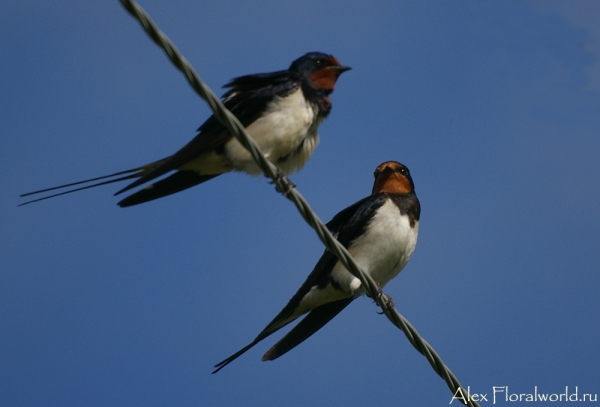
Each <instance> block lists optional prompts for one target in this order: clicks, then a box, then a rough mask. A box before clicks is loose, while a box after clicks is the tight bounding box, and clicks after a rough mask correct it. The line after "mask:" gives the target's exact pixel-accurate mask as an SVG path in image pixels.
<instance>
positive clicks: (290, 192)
mask: <svg viewBox="0 0 600 407" xmlns="http://www.w3.org/2000/svg"><path fill="white" fill-rule="evenodd" d="M120 2H121V4H122V5H123V7H125V9H126V10H127V11H128V12H129V13H130V14H131V15H132V16H133V17H135V18H136V19H137V20H138V21H139V22H140V24H141V25H142V27H143V28H144V30H145V31H146V33H147V34H148V35H149V36H150V38H151V39H152V40H153V41H154V42H155V43H156V44H157V45H158V46H159V47H161V48H162V49H163V50H164V51H165V53H166V54H167V57H168V58H169V59H170V60H171V62H172V63H173V64H174V65H175V67H176V68H177V69H179V70H180V71H181V72H182V73H183V74H184V76H185V77H186V79H187V81H188V82H189V84H190V86H191V87H192V88H193V89H194V90H195V91H196V93H197V94H198V95H199V96H200V97H201V98H202V99H204V100H205V101H206V102H207V103H208V105H209V107H210V109H211V110H212V111H213V113H214V115H215V117H216V118H217V119H218V120H219V121H220V122H221V123H222V124H223V125H224V126H225V127H227V129H228V130H229V131H230V132H231V134H232V135H233V136H234V137H235V138H236V139H237V140H238V141H239V142H240V143H241V144H242V145H243V146H244V147H245V148H246V149H247V150H248V151H249V152H250V155H251V156H252V159H253V160H254V162H255V163H256V164H257V165H258V166H259V167H260V169H261V170H262V171H263V173H264V174H265V176H267V177H269V178H271V179H272V180H273V183H274V184H275V186H276V188H277V190H278V191H279V192H280V193H282V195H283V196H285V197H286V198H288V199H289V200H290V201H292V202H293V203H294V205H295V206H296V208H297V209H298V211H299V212H300V215H301V216H302V218H303V219H304V220H305V221H306V222H307V223H308V224H309V225H310V226H311V227H312V228H313V229H314V230H315V231H316V233H317V235H318V237H319V239H320V240H321V242H323V244H324V245H325V247H326V248H327V249H328V250H330V251H331V252H332V253H334V254H335V255H336V256H337V258H338V259H339V261H340V262H341V263H342V264H343V265H344V267H345V268H346V269H347V270H348V271H349V272H350V273H352V275H354V276H355V277H356V278H358V279H359V280H360V281H361V283H362V285H363V287H364V288H365V291H366V293H367V295H368V296H369V297H371V298H372V299H374V300H375V302H376V303H377V305H378V306H379V307H380V308H381V309H382V311H383V313H384V314H385V315H386V317H387V318H388V319H389V320H390V322H392V324H394V325H395V326H396V327H397V328H399V329H400V330H401V331H402V332H404V334H405V335H406V338H407V339H408V341H409V342H410V343H411V344H412V345H413V347H414V348H415V349H416V350H417V351H418V352H419V353H421V354H422V355H423V356H425V358H426V359H427V360H428V361H429V364H430V365H431V367H432V368H433V370H434V371H435V372H436V373H437V374H438V375H439V376H440V377H441V378H442V379H443V380H444V381H445V382H446V384H447V385H448V387H449V388H450V390H451V391H452V394H453V395H457V394H459V392H462V394H463V395H467V394H468V393H467V390H466V389H465V388H464V387H462V386H461V384H460V382H459V381H458V379H457V378H456V376H454V374H453V373H452V372H451V371H450V369H448V367H446V365H445V364H444V362H443V361H442V359H441V358H440V356H439V355H438V354H437V352H436V351H435V350H434V349H433V348H432V347H431V345H429V344H428V343H427V341H425V340H424V339H423V338H422V337H421V336H420V335H419V333H418V332H417V330H416V329H415V328H414V327H413V326H412V325H411V324H410V323H409V322H408V321H407V320H406V319H405V318H404V317H403V316H402V315H401V314H400V313H399V312H398V311H397V310H396V309H395V308H394V306H393V303H392V301H391V298H390V297H389V296H387V295H386V294H383V293H382V291H381V288H380V287H379V285H378V284H377V283H376V282H375V281H374V280H373V278H372V277H371V276H370V275H368V274H366V273H365V272H364V271H363V270H362V269H361V268H360V266H358V264H356V262H355V261H354V259H352V256H351V255H350V253H348V250H346V248H345V247H344V246H342V245H341V244H340V243H339V242H338V241H337V240H336V239H335V238H334V237H333V236H332V235H331V233H330V232H329V229H327V227H326V226H325V224H324V223H323V222H322V221H321V220H320V219H319V217H318V216H317V214H316V213H315V212H314V211H313V210H312V209H311V207H310V205H309V204H308V202H307V201H306V200H305V199H304V197H303V196H302V195H301V194H300V193H299V192H298V191H297V190H296V189H295V185H294V184H293V183H292V182H291V181H290V180H289V179H288V178H287V177H285V176H284V175H283V174H282V173H281V171H280V170H279V169H278V168H277V167H276V166H275V165H274V164H273V163H272V162H271V161H269V160H268V159H267V158H265V156H264V154H263V153H262V151H261V150H260V147H259V146H258V145H257V144H256V142H255V141H254V140H253V139H252V138H251V137H250V136H249V135H248V134H247V133H246V130H245V129H244V127H243V126H242V124H241V123H240V122H239V120H238V119H237V118H236V117H235V116H234V115H233V114H232V113H231V112H230V111H229V110H227V109H226V108H225V106H224V105H223V103H222V102H221V100H220V99H219V98H218V97H217V96H216V95H215V94H214V93H213V91H212V90H211V89H210V88H209V87H208V86H207V85H206V84H204V82H202V80H201V79H200V77H199V76H198V74H197V73H196V71H195V70H194V68H193V67H192V66H191V65H190V64H189V62H188V61H187V60H186V59H185V58H184V57H183V56H182V55H181V54H180V53H179V51H178V50H177V48H176V47H175V45H174V44H173V43H172V42H171V41H170V40H169V38H168V37H167V36H166V35H165V34H164V33H163V32H162V31H160V30H159V29H158V27H157V26H156V24H154V22H153V21H152V19H151V18H150V17H149V16H148V14H146V12H145V11H144V10H143V9H142V8H141V7H140V6H139V5H138V4H137V3H135V2H134V1H133V0H120ZM457 400H459V401H462V399H461V398H458V397H457ZM465 404H466V405H468V406H471V407H479V404H478V403H477V402H476V401H473V400H471V399H470V397H468V398H467V401H466V403H465Z"/></svg>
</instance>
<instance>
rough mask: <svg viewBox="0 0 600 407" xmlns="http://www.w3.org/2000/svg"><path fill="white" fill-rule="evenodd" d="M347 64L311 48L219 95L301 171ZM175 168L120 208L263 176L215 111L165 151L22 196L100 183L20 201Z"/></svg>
mask: <svg viewBox="0 0 600 407" xmlns="http://www.w3.org/2000/svg"><path fill="white" fill-rule="evenodd" d="M349 69H350V68H349V67H347V66H342V65H340V63H339V62H338V60H337V59H335V58H334V57H333V56H331V55H327V54H323V53H320V52H309V53H308V54H306V55H304V56H302V57H300V58H298V59H296V60H295V61H294V62H292V64H291V65H290V67H289V69H287V70H283V71H277V72H271V73H262V74H254V75H246V76H240V77H238V78H234V79H232V80H231V82H229V83H228V84H226V85H225V86H224V88H228V89H229V90H228V91H227V92H226V93H225V94H224V95H223V103H224V104H225V106H226V107H227V108H228V109H229V110H230V111H231V112H232V113H233V114H234V115H235V116H236V117H237V118H238V120H239V121H240V122H241V123H242V125H243V126H244V127H245V128H246V131H247V132H248V133H249V134H250V135H251V136H252V137H253V138H254V140H255V141H256V142H257V143H258V145H259V146H260V148H261V149H262V150H263V152H264V153H265V155H266V156H267V158H268V159H270V160H271V161H272V162H273V163H275V164H276V165H277V166H279V168H280V169H281V170H282V171H283V172H284V173H286V174H289V173H291V172H294V171H297V170H300V169H301V168H302V167H303V166H304V164H305V163H306V161H308V158H309V157H310V155H311V154H312V152H313V150H314V149H315V147H316V146H317V143H318V142H319V135H318V134H317V128H318V127H319V124H320V123H321V122H322V121H323V119H325V118H326V117H327V116H328V115H329V112H330V111H331V100H330V99H329V95H330V94H331V93H332V92H333V90H334V86H335V83H336V81H337V79H338V77H339V76H340V75H341V74H342V73H343V72H345V71H347V70H349ZM172 171H175V172H174V173H173V174H171V175H169V176H168V177H166V178H164V179H161V180H159V181H158V182H155V183H154V184H151V185H149V186H147V187H145V188H144V189H141V190H139V191H137V192H136V193H134V194H132V195H130V196H128V197H127V198H125V199H123V200H122V201H120V202H119V206H121V207H126V206H132V205H137V204H140V203H143V202H147V201H151V200H153V199H157V198H161V197H163V196H166V195H170V194H173V193H175V192H179V191H182V190H184V189H187V188H190V187H193V186H194V185H197V184H201V183H203V182H205V181H208V180H209V179H212V178H214V177H216V176H217V175H221V174H223V173H225V172H229V171H242V172H246V173H248V174H252V175H256V174H260V169H259V168H258V167H257V166H256V164H254V162H253V161H252V159H251V157H250V154H249V153H248V151H246V149H245V148H244V147H242V145H241V144H240V143H239V142H238V141H237V140H236V139H235V138H234V137H233V136H232V135H231V134H230V133H229V131H228V130H227V129H226V128H225V126H223V125H222V124H221V123H220V122H219V121H218V120H217V119H216V118H215V117H214V115H213V116H211V117H209V118H208V120H206V121H205V122H204V124H202V126H200V128H198V135H197V136H196V137H194V139H192V141H190V142H189V143H187V144H186V145H185V146H183V148H181V149H180V150H179V151H177V152H176V153H175V154H173V155H171V156H169V157H166V158H163V159H162V160H158V161H155V162H152V163H150V164H147V165H143V166H141V167H137V168H132V169H130V170H126V171H120V172H117V173H115V174H110V175H106V176H103V177H97V178H93V179H88V180H85V181H79V182H74V183H71V184H66V185H61V186H58V187H53V188H47V189H43V190H39V191H34V192H29V193H26V194H23V195H21V196H22V197H23V196H29V195H33V194H38V193H42V192H49V191H54V190H57V189H62V188H68V187H73V186H76V185H81V184H88V183H91V182H95V181H100V182H97V183H95V184H91V185H89V184H88V185H85V186H80V187H77V188H74V189H71V190H68V191H63V192H59V193H55V194H52V195H50V196H45V197H43V198H38V199H35V200H31V201H28V202H25V203H23V204H21V205H25V204H28V203H32V202H37V201H41V200H44V199H48V198H52V197H55V196H58V195H64V194H68V193H71V192H75V191H80V190H82V189H87V188H92V187H96V186H100V185H105V184H110V183H113V182H118V181H123V180H127V179H133V178H138V179H137V180H136V181H134V182H133V183H131V184H129V185H127V186H126V187H125V188H123V189H121V190H120V191H118V192H117V193H116V194H115V195H119V194H121V193H123V192H125V191H128V190H130V189H132V188H135V187H137V186H140V185H142V184H145V183H147V182H149V181H151V180H154V179H156V178H158V177H160V176H163V175H165V174H167V173H169V172H172ZM101 180H102V181H101Z"/></svg>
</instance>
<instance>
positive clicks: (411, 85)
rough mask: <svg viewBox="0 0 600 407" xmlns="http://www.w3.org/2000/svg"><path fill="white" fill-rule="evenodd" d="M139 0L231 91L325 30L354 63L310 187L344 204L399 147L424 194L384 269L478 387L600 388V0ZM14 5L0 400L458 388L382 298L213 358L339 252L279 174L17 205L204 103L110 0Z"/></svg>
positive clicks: (321, 41)
mask: <svg viewBox="0 0 600 407" xmlns="http://www.w3.org/2000/svg"><path fill="white" fill-rule="evenodd" d="M140 4H141V5H142V7H144V8H145V9H146V10H147V11H148V12H149V13H150V14H151V16H152V18H153V19H154V20H155V21H156V22H157V23H158V24H159V26H160V27H161V29H162V30H163V31H164V32H165V33H166V34H167V35H168V36H169V37H170V38H171V39H172V40H173V41H174V42H175V43H176V44H177V47H178V48H179V49H180V50H181V51H182V52H183V54H184V55H185V56H186V57H187V58H188V60H189V61H190V62H191V63H192V64H193V65H194V67H195V68H196V70H197V71H198V73H199V74H200V76H201V77H202V78H203V80H205V81H206V82H207V83H208V84H209V85H210V86H211V87H212V88H213V90H215V91H216V92H217V93H219V94H221V93H222V91H221V89H220V87H221V85H223V84H224V83H226V82H227V81H228V80H229V79H231V78H232V77H235V76H239V75H243V74H248V73H257V72H268V71H274V70H279V69H284V68H287V66H288V65H289V64H290V62H291V61H292V60H293V59H295V58H297V57H299V56H300V55H302V54H304V53H305V52H307V51H315V50H318V51H323V52H327V53H332V54H333V55H335V56H336V57H337V58H338V59H339V60H340V61H341V62H342V63H343V64H346V65H349V66H351V67H352V68H353V70H352V71H350V72H348V73H346V74H344V75H343V76H342V77H341V79H340V81H339V82H338V86H337V89H336V91H335V93H334V94H333V95H332V100H333V111H332V113H331V116H330V117H329V119H327V121H326V122H324V123H323V125H322V126H321V128H320V134H321V144H320V146H319V147H318V149H317V150H316V152H315V154H314V155H313V157H312V159H311V160H310V161H309V162H308V164H307V165H306V167H305V169H304V170H303V171H302V172H300V173H298V174H294V175H293V176H292V177H291V178H292V180H293V181H294V182H295V183H296V184H297V186H298V190H299V191H300V192H301V193H302V194H303V195H304V196H305V197H306V198H307V199H308V200H309V202H310V203H311V205H312V206H313V208H314V209H315V210H316V211H317V213H318V214H319V215H320V216H321V218H322V219H323V220H329V219H330V218H331V217H332V216H333V215H334V214H335V213H336V212H337V211H339V210H340V209H342V208H344V207H346V206H348V205H350V204H351V203H353V202H355V201H356V200H358V199H360V198H362V197H364V196H366V195H368V194H369V192H370V189H371V184H372V173H373V170H374V169H375V167H376V166H377V165H378V164H380V163H381V162H383V161H387V160H397V161H400V162H402V163H404V164H406V165H407V166H408V167H409V168H410V169H411V171H412V174H413V177H414V180H415V184H416V191H417V193H418V196H419V198H420V200H421V203H422V207H423V212H422V218H421V229H420V236H419V243H418V245H417V250H416V252H415V255H414V256H413V259H412V260H411V262H410V263H409V264H408V266H407V267H406V268H405V269H404V271H403V272H402V273H401V274H400V275H399V276H398V277H397V278H396V279H395V280H393V281H392V282H391V283H390V284H389V285H388V286H387V287H386V289H385V292H386V293H388V294H389V295H391V296H392V297H393V298H394V301H395V304H396V306H397V308H398V310H399V311H400V312H401V313H402V314H403V315H404V316H405V317H406V318H407V319H408V320H409V321H410V322H411V323H412V324H413V325H414V326H415V327H416V328H417V329H418V330H419V332H420V333H421V334H422V335H423V337H424V338H425V339H426V340H427V341H428V342H429V343H430V344H431V345H432V346H433V347H434V348H435V349H436V350H437V351H438V353H439V354H440V355H441V357H442V358H443V360H444V361H445V362H446V363H447V365H448V366H449V367H450V368H451V369H452V371H453V372H454V373H455V374H456V376H457V377H458V378H459V379H460V381H461V382H462V384H463V385H464V386H470V388H471V391H472V392H475V393H487V394H488V398H489V397H491V393H492V388H493V386H509V392H510V393H530V392H533V391H534V387H535V386H537V388H538V392H545V393H564V391H565V386H569V391H570V392H573V391H574V390H575V386H578V390H579V394H580V395H582V393H593V394H598V393H600V380H599V379H600V373H599V372H600V370H599V369H598V366H599V364H600V353H599V352H598V344H599V343H600V324H599V318H598V317H599V310H600V303H599V299H598V298H599V295H598V293H599V290H600V277H599V274H598V272H599V266H600V250H598V244H599V242H600V211H599V208H600V206H599V201H600V187H599V179H600V24H599V23H598V22H599V21H600V2H598V1H595V0H589V1H566V0H565V1H542V0H540V1H494V2H491V1H485V2H484V1H471V0H464V1H429V2H404V1H388V2H373V1H357V2H352V3H351V2H343V1H323V0H317V1H307V2H280V1H263V0H259V1H254V2H241V1H228V0H215V1H212V0H211V1H202V2H197V1H170V2H166V1H155V0H146V1H143V2H141V3H140ZM0 10H1V12H0V38H1V40H0V53H1V55H2V57H3V63H2V64H1V65H0V77H1V78H2V79H1V83H2V92H1V96H0V137H1V141H2V143H1V145H2V147H1V148H0V172H1V173H2V178H1V183H2V184H1V188H0V191H1V192H0V193H1V194H2V195H1V199H0V222H1V225H2V226H1V227H0V239H1V241H2V244H1V245H0V264H1V266H0V267H1V270H0V406H2V407H4V406H11V407H14V406H109V405H110V406H167V405H168V406H171V405H172V406H198V405H210V406H232V405H238V406H241V405H243V406H282V405H285V406H306V405H328V406H335V405H343V406H359V405H360V406H364V405H388V406H396V405H398V406H400V405H406V406H408V405H411V406H436V405H446V404H447V403H449V402H450V399H451V393H450V391H449V390H448V388H447V387H446V385H445V383H444V382H443V381H442V380H441V379H440V378H439V377H438V376H437V375H436V374H435V373H434V372H433V370H432V369H431V367H430V366H429V364H428V362H427V361H426V359H425V358H424V357H423V356H421V355H420V354H418V353H417V352H416V351H415V350H414V349H413V348H412V346H411V345H410V344H409V342H408V341H407V340H406V338H405V336H404V335H403V334H402V332H400V331H399V330H397V329H396V328H394V327H393V326H392V325H391V324H390V323H389V322H388V321H387V319H386V318H385V317H383V316H380V315H378V314H377V313H376V312H377V311H378V308H377V307H376V306H375V305H374V304H373V303H372V301H370V300H368V299H361V300H358V301H356V302H355V303H353V304H352V305H351V306H350V307H348V308H347V309H346V310H345V311H344V312H343V313H342V314H340V315H339V316H338V317H337V318H336V319H334V320H333V321H332V322H331V323H330V324H328V325H327V326H326V327H325V328H324V329H322V330H321V331H320V332H318V333H317V334H316V335H315V336H313V337H312V338H310V339H309V340H308V341H306V342H305V343H303V344H302V345H300V346H299V347H298V348H296V349H294V350H293V351H292V352H290V353H289V354H287V355H285V356H284V357H282V358H281V359H278V360H276V361H274V362H269V363H262V362H260V357H261V356H262V354H263V353H264V351H265V350H266V349H268V348H269V347H270V345H272V344H273V343H274V342H275V341H276V339H277V338H278V337H280V335H275V336H274V337H273V338H269V339H267V340H266V341H265V342H263V343H262V344H260V345H258V346H256V347H255V348H254V349H252V350H251V351H250V352H248V353H247V354H246V355H244V356H243V357H241V358H240V359H239V360H237V361H236V362H235V363H234V364H232V365H230V366H228V367H227V368H226V369H225V370H223V371H221V372H220V373H219V374H218V375H214V376H213V375H211V374H210V372H211V371H212V366H213V365H214V364H215V363H216V362H218V361H220V360H221V359H223V358H224V357H226V356H228V355H229V354H231V353H233V352H234V351H236V350H237V349H238V348H240V347H241V346H243V345H245V344H246V343H247V342H249V341H250V340H252V339H253V338H254V336H255V335H256V334H257V333H258V332H259V331H260V330H261V329H262V328H263V327H264V326H265V325H266V323H268V322H269V321H270V320H271V318H272V317H273V316H274V315H275V314H276V313H277V312H279V310H280V309H281V308H282V307H283V306H284V305H285V303H286V302H287V301H288V299H289V298H290V297H291V295H292V294H293V293H294V292H295V291H296V289H297V288H298V287H299V285H300V284H301V283H302V281H303V280H304V278H305V277H306V275H307V274H308V273H309V272H310V270H311V269H312V266H313V265H314V263H315V262H316V260H317V259H318V258H319V256H320V255H321V253H322V250H323V249H322V246H321V244H320V242H319V241H318V239H317V237H316V235H315V234H314V232H313V231H312V230H311V229H310V228H309V227H308V226H307V225H306V224H305V223H304V222H303V221H302V220H301V218H300V216H299V215H298V213H297V212H296V210H295V208H294V207H293V205H292V204H291V203H290V202H288V201H287V200H286V199H284V198H283V197H281V196H280V195H278V194H277V193H276V192H275V191H274V188H273V186H272V185H269V183H268V182H267V180H265V179H264V178H252V177H249V176H246V175H243V174H231V175H227V176H223V177H219V178H218V179H216V180H213V181H211V182H209V183H207V184H204V185H202V186H199V187H196V188H193V189H191V190H188V191H186V192H183V193H179V194H177V195H175V196H172V197H168V198H165V199H161V200H158V201H155V202H152V203H149V204H144V205H142V206H138V207H133V208H128V209H121V208H119V207H117V206H116V202H117V201H118V199H117V198H115V197H113V196H112V194H113V193H114V192H116V191H117V189H118V188H119V187H120V186H119V185H116V186H115V185H113V186H109V187H103V188H98V189H95V190H90V191H85V192H81V193H79V194H77V195H70V196H67V197H61V198H56V199H54V200H51V201H45V202H41V203H38V204H35V205H30V206H26V207H21V208H18V207H17V205H18V204H19V203H20V202H22V201H21V200H20V199H19V198H18V195H19V194H20V193H23V192H27V191H30V190H34V189H38V188H43V187H48V186H53V185H56V184H60V183H65V182H70V181H76V180H79V179H84V178H87V177H93V176H98V175H103V174H106V173H111V172H114V171H118V170H122V169H127V168H130V167H133V166H137V165H140V164H145V163H147V162H149V161H152V160H155V159H158V158H162V157H163V156H166V155H169V154H171V153H173V152H174V151H175V150H177V149H178V148H179V147H181V146H182V145H183V144H185V143H186V142H187V141H189V140H190V139H191V138H192V137H193V136H194V135H195V130H196V128H197V127H198V126H199V125H200V124H201V123H202V122H203V121H204V120H205V119H206V118H207V117H208V115H209V109H208V108H207V106H206V105H205V103H204V102H203V101H202V100H200V99H199V98H198V97H197V96H196V95H195V94H194V93H193V92H192V90H191V89H190V88H189V87H188V85H187V84H186V82H185V80H184V78H183V77H182V75H181V74H180V73H178V72H177V71H176V70H175V69H174V68H173V67H172V65H171V63H170V62H168V60H167V59H166V58H165V56H164V55H163V53H162V51H161V50H159V49H158V48H157V47H156V46H155V45H154V44H153V43H152V42H151V41H150V40H149V39H148V38H147V36H146V34H145V33H144V32H143V31H142V30H141V28H140V26H139V24H138V23H137V21H135V20H133V19H132V18H131V17H130V16H129V15H128V14H127V13H126V12H125V11H124V9H123V8H122V7H121V6H120V4H119V3H118V2H117V1H105V2H79V1H62V2H40V1H15V0H5V1H3V3H2V6H0ZM502 403H504V404H509V403H506V402H502ZM486 404H487V405H491V400H490V402H489V403H485V402H484V403H482V405H486ZM498 404H500V402H499V403H498ZM513 404H514V403H513ZM516 404H520V403H516ZM548 404H549V403H548ZM556 404H561V403H554V404H553V405H556ZM586 404H589V403H586ZM453 405H456V403H453ZM536 405H544V403H538V404H536ZM583 405H585V404H583Z"/></svg>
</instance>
